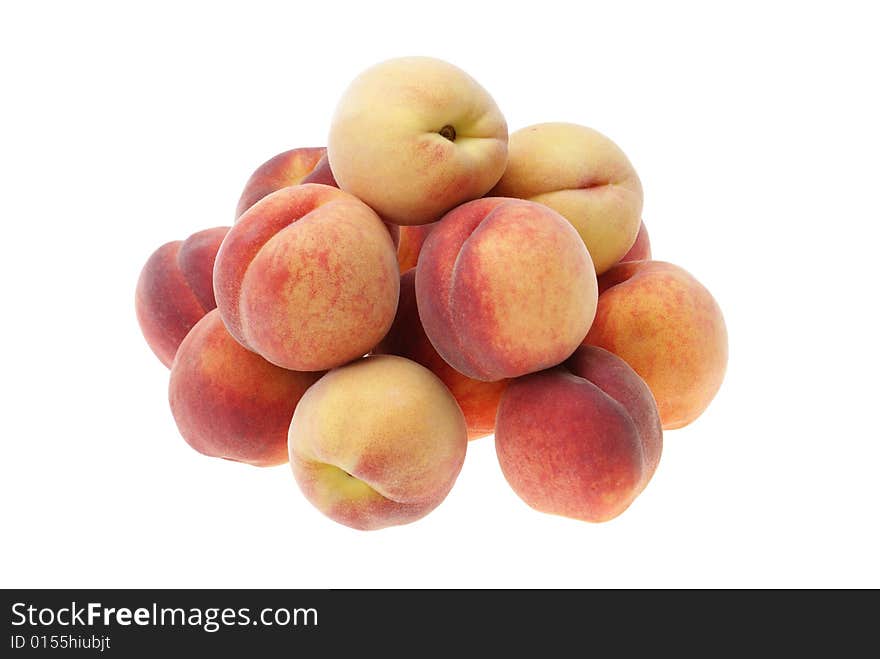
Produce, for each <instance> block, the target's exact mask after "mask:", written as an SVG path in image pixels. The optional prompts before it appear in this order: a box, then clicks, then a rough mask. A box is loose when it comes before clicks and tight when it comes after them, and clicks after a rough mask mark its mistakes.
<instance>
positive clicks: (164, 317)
mask: <svg viewBox="0 0 880 659" xmlns="http://www.w3.org/2000/svg"><path fill="white" fill-rule="evenodd" d="M227 231H229V227H215V228H213V229H205V230H204V231H199V232H198V233H194V234H193V235H191V236H190V237H189V238H187V239H186V240H184V241H180V240H176V241H174V242H170V243H165V244H164V245H162V246H161V247H160V248H159V249H157V250H156V251H155V252H153V254H152V255H151V256H150V258H149V259H147V262H146V264H145V265H144V267H143V269H142V270H141V274H140V276H139V277H138V282H137V288H136V289H135V314H136V315H137V319H138V324H139V325H140V327H141V332H143V335H144V338H145V339H146V340H147V344H148V345H149V346H150V349H151V350H152V351H153V352H154V353H155V355H156V356H157V357H158V358H159V360H160V361H161V362H162V363H163V364H165V366H168V367H169V368H170V367H171V362H172V361H173V360H174V354H175V353H176V352H177V348H178V346H179V345H180V342H181V341H183V338H184V337H185V336H186V335H187V333H188V332H189V331H190V330H191V329H192V327H193V325H195V324H196V323H197V322H198V321H199V319H201V318H202V316H204V315H205V314H206V313H207V312H208V311H210V310H211V309H213V308H214V307H216V306H217V303H216V302H215V301H214V287H213V285H212V272H213V269H214V258H215V257H216V256H217V250H218V249H219V248H220V243H221V242H222V240H223V238H224V236H225V235H226V232H227Z"/></svg>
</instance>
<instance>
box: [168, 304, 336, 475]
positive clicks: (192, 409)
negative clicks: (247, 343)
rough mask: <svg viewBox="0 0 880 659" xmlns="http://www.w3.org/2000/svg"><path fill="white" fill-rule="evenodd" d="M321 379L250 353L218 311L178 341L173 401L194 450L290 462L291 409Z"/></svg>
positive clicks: (170, 394) (183, 432)
mask: <svg viewBox="0 0 880 659" xmlns="http://www.w3.org/2000/svg"><path fill="white" fill-rule="evenodd" d="M320 376H321V373H297V372H295V371H288V370H285V369H283V368H278V367H277V366H273V365H272V364H270V363H269V362H267V361H266V360H265V359H263V358H262V357H260V356H259V355H257V354H254V353H253V352H251V351H249V350H246V349H245V348H243V347H242V346H240V345H239V344H238V342H237V341H236V340H235V339H233V338H232V337H231V336H230V335H229V332H227V331H226V328H225V327H224V325H223V321H222V320H221V319H220V314H219V312H218V311H217V310H216V309H215V310H213V311H211V312H209V313H208V314H207V315H206V316H205V317H204V318H202V319H201V320H200V321H199V322H198V323H197V324H196V326H195V327H194V328H193V329H192V331H191V332H190V333H189V334H187V336H186V338H185V339H184V341H183V343H182V344H181V345H180V350H178V352H177V357H176V358H175V360H174V363H173V365H172V367H171V380H170V384H169V387H168V399H169V402H170V403H171V412H172V414H173V415H174V420H175V421H176V422H177V427H178V429H179V430H180V434H181V435H183V438H184V439H185V440H186V441H187V443H188V444H189V445H190V446H192V447H193V448H194V449H195V450H196V451H198V452H200V453H204V454H205V455H210V456H215V457H219V458H225V459H227V460H235V461H237V462H246V463H248V464H252V465H256V466H260V467H266V466H271V465H276V464H282V463H284V462H287V432H288V429H289V427H290V420H291V418H292V417H293V410H294V408H295V407H296V404H297V401H299V399H300V397H301V396H302V395H303V393H305V391H306V389H308V387H309V386H310V385H312V384H313V383H314V382H315V381H316V380H317V379H318V378H319V377H320Z"/></svg>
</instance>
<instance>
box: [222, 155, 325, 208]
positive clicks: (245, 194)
mask: <svg viewBox="0 0 880 659" xmlns="http://www.w3.org/2000/svg"><path fill="white" fill-rule="evenodd" d="M326 153H327V149H326V148H324V147H322V146H321V147H302V148H299V149H291V150H290V151H284V152H283V153H279V154H278V155H277V156H274V157H273V158H270V159H269V160H267V161H266V162H264V163H263V164H262V165H260V166H259V167H257V169H256V171H254V173H253V174H251V177H250V178H249V179H248V181H247V183H245V186H244V190H242V193H241V197H240V198H239V200H238V206H237V207H236V209H235V219H236V220H238V218H239V217H241V216H242V214H243V213H244V212H245V211H246V210H247V209H248V208H250V207H251V206H253V205H254V204H255V203H257V202H258V201H259V200H260V199H262V198H263V197H265V196H266V195H267V194H270V193H272V192H275V191H276V190H280V189H281V188H286V187H287V186H289V185H298V184H299V183H302V182H303V179H304V178H306V177H307V176H308V175H309V174H311V173H312V172H314V170H315V169H316V167H317V166H318V164H319V163H320V162H321V160H322V159H324V161H325V162H326V159H325V158H324V157H325V155H326ZM327 171H329V168H328V169H327ZM324 174H325V176H324V180H312V181H309V182H311V183H327V180H326V172H324ZM331 178H332V175H331ZM328 184H329V185H332V184H330V183H328Z"/></svg>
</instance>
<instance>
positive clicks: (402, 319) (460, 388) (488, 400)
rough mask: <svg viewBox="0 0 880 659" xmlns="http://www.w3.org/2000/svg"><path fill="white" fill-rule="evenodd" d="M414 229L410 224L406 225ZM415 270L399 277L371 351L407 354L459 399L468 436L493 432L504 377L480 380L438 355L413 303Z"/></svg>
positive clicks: (403, 355)
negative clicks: (386, 324) (393, 302)
mask: <svg viewBox="0 0 880 659" xmlns="http://www.w3.org/2000/svg"><path fill="white" fill-rule="evenodd" d="M406 228H413V227H406ZM415 279H416V272H415V270H409V271H408V272H405V273H404V274H403V275H401V277H400V302H399V303H398V305H397V316H395V318H394V324H393V325H391V329H390V330H389V331H388V334H386V335H385V338H384V339H382V341H381V343H379V345H378V346H376V347H375V348H374V349H373V353H374V354H390V355H399V356H400V357H406V358H407V359H411V360H413V361H415V362H418V363H419V364H421V365H422V366H424V367H425V368H427V369H429V370H430V371H431V372H432V373H433V374H434V375H436V376H437V377H438V378H440V379H441V380H442V381H443V384H445V385H446V386H447V387H448V388H449V391H450V392H451V393H452V395H453V397H454V398H455V400H456V402H458V405H459V407H461V411H462V412H463V413H464V419H465V422H466V423H467V430H468V439H477V438H478V437H485V436H486V435H491V434H492V433H493V432H495V413H496V412H497V410H498V402H499V401H500V400H501V394H502V393H503V392H504V388H505V387H506V386H507V380H500V381H498V382H481V381H480V380H474V379H472V378H469V377H467V376H466V375H462V374H461V373H459V372H458V371H456V370H455V369H454V368H452V367H451V366H450V365H449V364H447V363H446V362H445V361H443V358H442V357H441V356H440V355H438V354H437V351H436V350H435V349H434V346H433V345H431V342H430V341H429V340H428V336H427V335H426V334H425V330H424V328H423V327H422V321H421V320H420V319H419V310H418V306H417V305H416V289H415Z"/></svg>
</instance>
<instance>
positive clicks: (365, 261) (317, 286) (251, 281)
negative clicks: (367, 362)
mask: <svg viewBox="0 0 880 659" xmlns="http://www.w3.org/2000/svg"><path fill="white" fill-rule="evenodd" d="M399 286H400V276H399V273H398V270H397V255H396V252H395V249H394V244H393V243H392V241H391V237H390V235H389V233H388V231H387V229H386V227H385V226H384V225H383V224H382V221H381V220H380V219H379V217H378V216H377V215H376V214H375V213H374V212H373V211H372V210H371V209H370V208H369V207H368V206H367V205H366V204H364V203H363V202H361V201H360V200H358V199H356V198H355V197H353V196H352V195H350V194H348V193H346V192H343V191H341V190H339V189H337V188H333V187H330V186H327V185H319V184H316V183H309V184H305V185H297V186H292V187H287V188H282V189H281V190H278V191H276V192H273V193H272V194H270V195H269V196H267V197H264V198H263V199H262V200H260V201H259V202H258V203H256V204H255V205H254V206H252V207H251V208H250V209H249V210H248V211H247V212H246V213H245V214H244V215H242V216H241V218H239V220H238V222H237V223H236V224H235V225H234V226H233V227H232V229H231V230H230V231H229V234H228V235H227V236H226V239H225V240H224V241H223V244H222V245H221V246H220V251H219V252H218V254H217V262H216V264H215V266H214V292H215V294H216V296H217V306H218V308H219V310H220V314H221V315H222V317H223V322H224V323H225V324H226V327H227V328H228V329H229V332H230V333H231V334H232V336H234V337H235V338H236V340H237V341H238V342H239V343H241V344H242V345H243V346H245V347H246V348H248V349H250V350H253V351H254V352H257V353H258V354H260V355H262V356H263V357H264V358H265V359H267V360H269V361H270V362H272V363H273V364H276V365H278V366H281V367H283V368H289V369H291V370H295V371H321V370H326V369H329V368H333V367H334V366H339V365H341V364H344V363H345V362H348V361H351V360H352V359H356V358H357V357H360V356H362V355H364V354H366V353H367V352H368V351H369V350H370V348H372V347H373V346H374V345H376V344H377V343H378V342H379V340H380V339H381V338H382V337H383V336H385V334H386V333H387V331H388V328H390V327H391V323H392V321H393V320H394V314H395V312H396V310H397V296H398V289H399Z"/></svg>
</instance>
